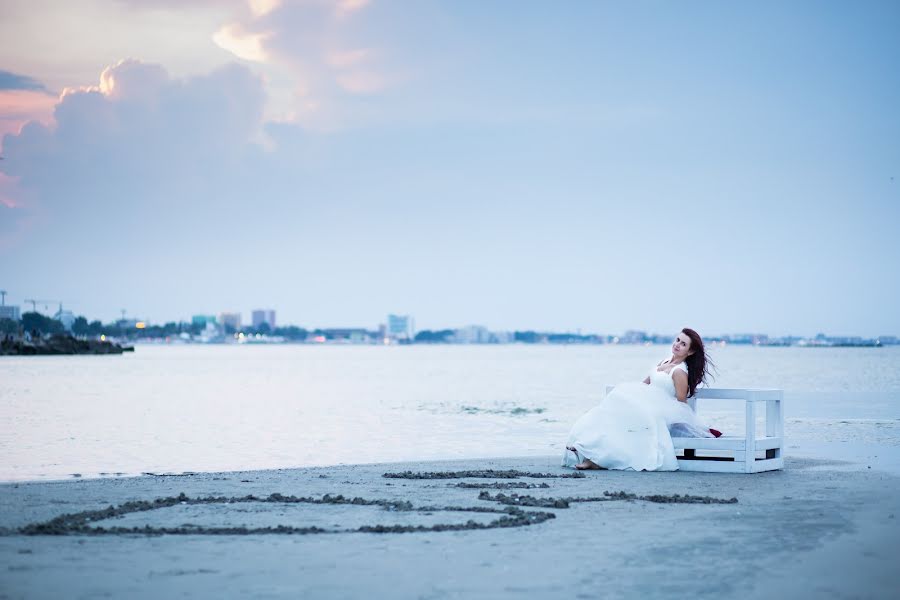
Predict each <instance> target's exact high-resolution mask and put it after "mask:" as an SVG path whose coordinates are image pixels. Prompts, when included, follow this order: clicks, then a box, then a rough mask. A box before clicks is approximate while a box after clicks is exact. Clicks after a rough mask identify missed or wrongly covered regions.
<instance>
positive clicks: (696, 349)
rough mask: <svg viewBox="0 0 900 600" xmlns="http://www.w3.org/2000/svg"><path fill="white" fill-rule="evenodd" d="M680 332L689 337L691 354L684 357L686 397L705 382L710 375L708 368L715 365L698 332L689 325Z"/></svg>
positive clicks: (691, 394) (713, 367) (712, 367)
mask: <svg viewBox="0 0 900 600" xmlns="http://www.w3.org/2000/svg"><path fill="white" fill-rule="evenodd" d="M681 333H683V334H684V335H686V336H688V337H689V338H691V355H690V356H688V357H687V358H686V359H684V364H686V365H687V368H688V397H691V396H693V395H694V392H696V391H697V386H699V385H700V384H701V383H706V379H707V377H712V375H711V374H710V369H715V368H716V365H715V364H713V362H712V360H710V358H709V356H707V355H706V348H705V347H704V346H703V338H701V337H700V334H699V333H697V332H696V331H694V330H693V329H691V328H690V327H685V328H684V329H682V330H681Z"/></svg>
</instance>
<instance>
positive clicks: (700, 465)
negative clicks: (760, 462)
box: [678, 460, 744, 473]
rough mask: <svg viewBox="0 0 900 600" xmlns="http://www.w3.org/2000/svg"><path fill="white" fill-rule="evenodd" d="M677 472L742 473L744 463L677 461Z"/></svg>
mask: <svg viewBox="0 0 900 600" xmlns="http://www.w3.org/2000/svg"><path fill="white" fill-rule="evenodd" d="M678 470H679V471H694V472H697V471H699V472H701V473H743V472H744V463H742V462H724V461H715V460H679V461H678Z"/></svg>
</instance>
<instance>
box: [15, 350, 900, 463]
mask: <svg viewBox="0 0 900 600" xmlns="http://www.w3.org/2000/svg"><path fill="white" fill-rule="evenodd" d="M666 350H667V347H666V346H650V347H645V346H468V347H466V346H405V347H381V346H326V347H320V346H287V345H285V346H170V347H158V346H139V347H138V348H137V351H136V352H135V353H134V354H133V355H125V356H64V357H3V358H2V359H0V457H2V458H0V479H2V480H11V479H15V480H21V479H39V478H62V477H69V476H71V475H72V474H73V473H79V474H81V475H83V476H86V477H88V476H96V475H99V474H101V473H104V474H115V473H125V474H135V473H141V472H147V471H149V472H183V471H219V470H238V469H256V468H280V467H295V466H306V465H329V464H338V463H358V462H382V461H394V460H414V459H440V458H473V457H487V456H524V455H545V454H554V453H556V452H557V451H559V450H560V446H561V443H562V441H563V440H564V438H565V435H566V433H567V432H568V428H569V426H570V424H571V423H572V421H574V420H575V419H576V418H577V417H578V416H579V415H580V414H581V413H583V412H584V411H586V410H587V409H589V408H590V407H591V406H592V405H594V404H596V403H597V402H598V401H599V400H600V399H601V398H602V394H603V389H604V386H605V385H606V384H608V383H615V382H618V381H623V380H635V379H642V378H643V377H644V375H645V374H646V372H647V371H648V370H649V368H650V366H651V365H652V364H654V363H655V362H656V361H658V360H660V359H661V358H663V357H664V356H665V354H666ZM713 352H714V357H715V359H716V362H717V364H718V365H719V377H718V380H717V381H715V382H714V385H715V386H716V387H777V388H782V389H785V390H786V414H787V420H786V423H785V428H786V434H787V435H788V437H789V438H792V439H794V440H803V439H809V440H815V439H821V437H822V436H826V437H828V438H829V439H833V440H837V441H840V440H843V439H847V440H852V441H855V442H859V441H861V440H862V441H866V440H871V441H872V443H878V444H885V445H894V446H896V445H898V442H897V440H898V438H900V422H898V421H897V418H898V417H900V369H898V368H897V367H896V366H895V365H897V364H898V359H900V348H867V349H854V348H751V347H735V346H729V347H725V348H718V347H717V348H714V349H713ZM709 404H710V405H709V406H704V405H703V404H701V407H700V410H701V411H702V412H703V414H704V415H707V416H708V417H709V419H710V421H711V422H712V423H713V425H714V426H717V428H719V429H723V430H724V431H726V433H727V432H728V431H729V430H734V429H736V428H740V427H742V425H741V421H740V419H741V410H737V407H735V408H734V409H732V410H729V409H728V408H727V407H724V406H720V405H718V404H716V405H715V406H713V405H712V403H709Z"/></svg>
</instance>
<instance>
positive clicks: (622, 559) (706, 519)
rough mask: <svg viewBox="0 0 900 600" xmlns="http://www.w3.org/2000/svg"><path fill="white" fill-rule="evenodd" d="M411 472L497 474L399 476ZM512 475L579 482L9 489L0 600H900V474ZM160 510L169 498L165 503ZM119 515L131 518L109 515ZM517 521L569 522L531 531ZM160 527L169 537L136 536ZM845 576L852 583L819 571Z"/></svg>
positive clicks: (368, 467)
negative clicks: (96, 598)
mask: <svg viewBox="0 0 900 600" xmlns="http://www.w3.org/2000/svg"><path fill="white" fill-rule="evenodd" d="M404 471H413V472H456V473H455V474H456V475H460V472H464V471H470V472H471V471H476V472H480V473H481V474H482V475H483V476H482V477H459V478H447V479H433V478H429V479H418V478H387V477H384V476H383V475H384V474H385V473H388V472H392V473H402V472H404ZM509 471H519V472H520V474H521V473H525V474H546V475H557V476H558V475H571V474H572V473H573V472H572V471H571V470H568V469H563V468H561V467H559V466H558V457H555V456H543V457H528V458H504V459H490V458H484V459H477V460H473V459H467V460H453V461H429V462H399V463H375V464H365V465H363V464H358V465H343V466H336V467H308V468H300V469H278V470H265V471H233V472H224V473H197V474H184V475H156V476H137V477H120V478H100V479H73V480H62V481H53V482H27V483H26V482H17V483H6V484H0V490H2V493H0V528H2V531H3V535H0V556H2V557H3V558H2V560H3V562H5V563H6V564H7V565H8V569H7V570H6V571H3V572H2V574H0V588H2V589H4V590H5V593H6V597H9V598H32V597H53V596H59V595H63V596H69V597H78V596H87V595H96V594H111V595H113V596H128V597H138V598H152V597H160V596H166V595H176V594H185V593H194V594H198V595H210V596H212V595H216V596H223V595H226V596H227V595H234V594H240V595H276V596H280V595H288V596H293V597H371V596H372V595H380V596H384V595H390V596H392V597H399V598H420V597H437V596H441V597H450V598H454V597H459V598H462V597H492V598H493V597H509V598H520V597H526V598H544V597H548V596H553V597H556V596H563V595H567V596H575V597H578V595H579V594H582V595H584V596H586V597H595V596H596V595H597V594H598V593H600V592H602V594H601V595H608V596H611V597H621V596H627V597H630V596H638V595H639V596H641V597H648V598H663V597H667V598H668V597H672V594H675V596H676V597H678V596H683V595H686V594H692V595H695V596H699V597H711V598H712V597H717V598H719V597H722V594H723V593H726V594H727V595H728V596H730V597H731V596H733V597H738V598H750V597H757V596H760V595H762V593H763V592H765V593H768V594H770V595H774V596H776V597H777V596H781V595H783V594H782V591H783V590H788V589H790V590H791V594H792V595H793V596H795V597H801V598H804V597H810V598H813V597H816V598H818V597H842V596H848V595H849V596H859V595H863V596H866V597H871V598H882V597H884V598H888V597H890V595H891V594H893V592H894V590H895V589H897V586H900V574H898V573H897V572H896V569H895V568H894V566H893V552H894V551H895V549H896V545H897V540H900V500H898V498H900V477H898V476H897V475H895V474H892V473H888V472H883V471H880V470H871V469H867V468H866V467H865V466H864V465H860V464H858V463H851V462H844V461H837V460H833V459H808V458H806V459H804V458H791V457H790V456H788V457H787V461H786V469H785V470H784V471H774V472H769V473H761V474H755V475H743V474H735V475H732V474H707V473H687V472H677V471H676V472H672V473H635V472H622V471H592V472H588V473H584V475H585V477H581V478H576V477H530V476H519V477H512V476H506V475H508V474H509V473H508V472H509ZM503 473H506V475H502V474H503ZM451 474H452V473H451ZM468 474H469V475H471V474H472V473H468ZM460 484H462V485H460ZM179 494H184V496H179ZM687 496H692V497H699V498H707V499H712V500H716V501H722V502H723V503H721V504H720V503H713V504H708V503H705V501H697V503H694V502H685V501H684V498H685V497H687ZM159 498H168V499H169V501H168V503H164V504H161V505H159V506H157V505H155V504H153V501H154V500H156V499H159ZM209 498H213V499H216V498H217V499H219V500H217V501H209V500H208V499H209ZM248 498H249V499H248ZM338 498H341V499H340V500H338ZM353 498H359V499H360V500H359V501H354V500H353ZM673 498H675V500H674V501H673ZM679 498H680V500H679ZM731 498H735V499H736V502H734V503H731V501H730V499H731ZM234 500H238V502H233V501H234ZM560 501H561V502H560ZM726 501H727V502H726ZM146 502H150V504H146ZM510 502H512V504H510ZM129 503H132V504H129ZM133 503H137V504H133ZM141 503H145V504H141ZM564 505H565V506H564ZM110 506H113V507H123V506H124V507H125V509H123V510H124V511H125V512H121V511H120V513H108V512H103V511H108V510H109V507H110ZM129 507H130V508H129ZM136 507H137V508H139V509H141V510H134V511H132V512H128V511H129V510H130V509H135V508H136ZM126 509H127V510H126ZM517 510H518V511H522V512H523V513H527V514H530V513H536V514H544V515H546V514H552V517H540V519H543V520H539V519H537V518H532V517H526V518H525V519H524V520H523V519H521V518H519V519H518V520H516V518H517V517H516V514H519V513H516V512H515V511H517ZM80 511H81V512H83V511H89V512H90V511H94V512H91V514H93V515H95V516H96V518H97V519H98V520H96V521H86V522H83V523H82V524H83V525H84V524H87V526H90V527H104V528H107V529H114V528H116V527H118V528H120V529H121V531H120V532H119V533H105V534H97V533H90V534H85V533H74V534H73V533H70V534H69V535H35V536H28V535H22V533H21V530H20V528H23V527H26V526H28V525H29V524H35V523H41V522H44V523H46V522H48V521H51V520H52V519H54V518H56V517H59V516H60V515H63V514H69V515H75V514H78V513H79V512H80ZM96 511H99V512H96ZM498 511H500V512H498ZM85 514H87V513H85ZM104 516H106V518H105V519H104ZM498 519H499V520H501V523H503V524H502V525H494V526H491V527H488V526H487V525H488V524H490V523H491V522H495V521H497V520H498ZM503 519H512V520H513V521H515V523H514V524H510V523H512V521H503ZM529 519H531V520H532V521H533V522H532V523H527V521H528V520H529ZM76 521H77V519H75V521H69V522H70V523H73V522H76ZM146 527H150V528H151V529H150V530H148V531H151V532H152V535H148V534H145V533H137V532H138V531H144V530H143V529H141V528H146ZM129 528H130V529H129ZM279 528H281V529H282V530H283V531H282V532H279V531H278V530H279ZM285 528H294V531H293V532H287V531H285ZM348 531H350V532H348ZM160 532H165V533H163V534H160ZM170 532H175V533H170ZM214 532H218V533H214ZM223 544H224V545H223ZM573 549H576V552H579V553H582V554H583V555H584V556H583V557H582V558H581V559H580V558H577V557H573V556H572V551H573ZM837 563H840V565H841V569H840V571H834V570H833V569H832V570H830V571H829V570H826V571H825V572H820V571H821V570H822V569H823V568H826V567H828V565H833V564H837ZM348 565H349V566H350V568H351V569H352V577H348V573H347V571H346V568H347V566H348ZM686 565H689V566H686Z"/></svg>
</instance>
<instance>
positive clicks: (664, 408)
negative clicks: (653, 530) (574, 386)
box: [562, 363, 713, 471]
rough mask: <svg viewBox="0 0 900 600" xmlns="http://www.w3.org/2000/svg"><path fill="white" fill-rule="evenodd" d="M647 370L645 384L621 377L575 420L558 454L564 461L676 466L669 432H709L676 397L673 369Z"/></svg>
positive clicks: (617, 466) (627, 466) (623, 466)
mask: <svg viewBox="0 0 900 600" xmlns="http://www.w3.org/2000/svg"><path fill="white" fill-rule="evenodd" d="M656 369H657V367H656V366H654V367H653V368H652V369H651V371H650V385H647V384H645V383H643V382H628V383H620V384H618V385H617V386H616V387H615V388H613V390H612V391H610V392H609V394H607V395H606V398H604V399H603V400H602V401H601V402H600V404H598V405H597V406H595V407H594V408H592V409H591V410H589V411H588V412H587V413H585V415H584V416H582V417H581V418H580V419H578V420H577V421H576V422H575V425H573V426H572V431H571V432H570V433H569V440H568V442H567V443H566V446H567V447H572V448H574V449H575V452H573V451H571V450H569V449H566V450H565V455H564V456H563V462H562V464H563V466H564V467H574V466H575V465H576V464H578V463H580V462H581V461H583V460H584V459H586V458H587V459H590V460H591V461H593V462H594V463H596V464H598V465H599V466H601V467H604V468H607V469H633V470H635V471H676V470H678V460H677V459H676V458H675V448H674V447H673V445H672V434H673V433H674V434H675V435H676V436H679V437H713V435H712V433H710V431H709V427H707V426H706V425H704V424H703V423H702V422H701V421H700V419H699V418H698V417H697V415H696V414H695V413H694V411H693V410H691V407H690V406H689V405H688V404H686V403H684V402H679V401H678V400H677V399H676V397H675V382H674V381H673V380H672V373H673V372H674V371H675V369H682V370H683V371H684V372H685V373H687V366H686V365H685V364H684V363H681V364H680V365H677V366H675V367H673V368H672V371H671V372H669V373H667V372H665V371H657V370H656Z"/></svg>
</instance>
